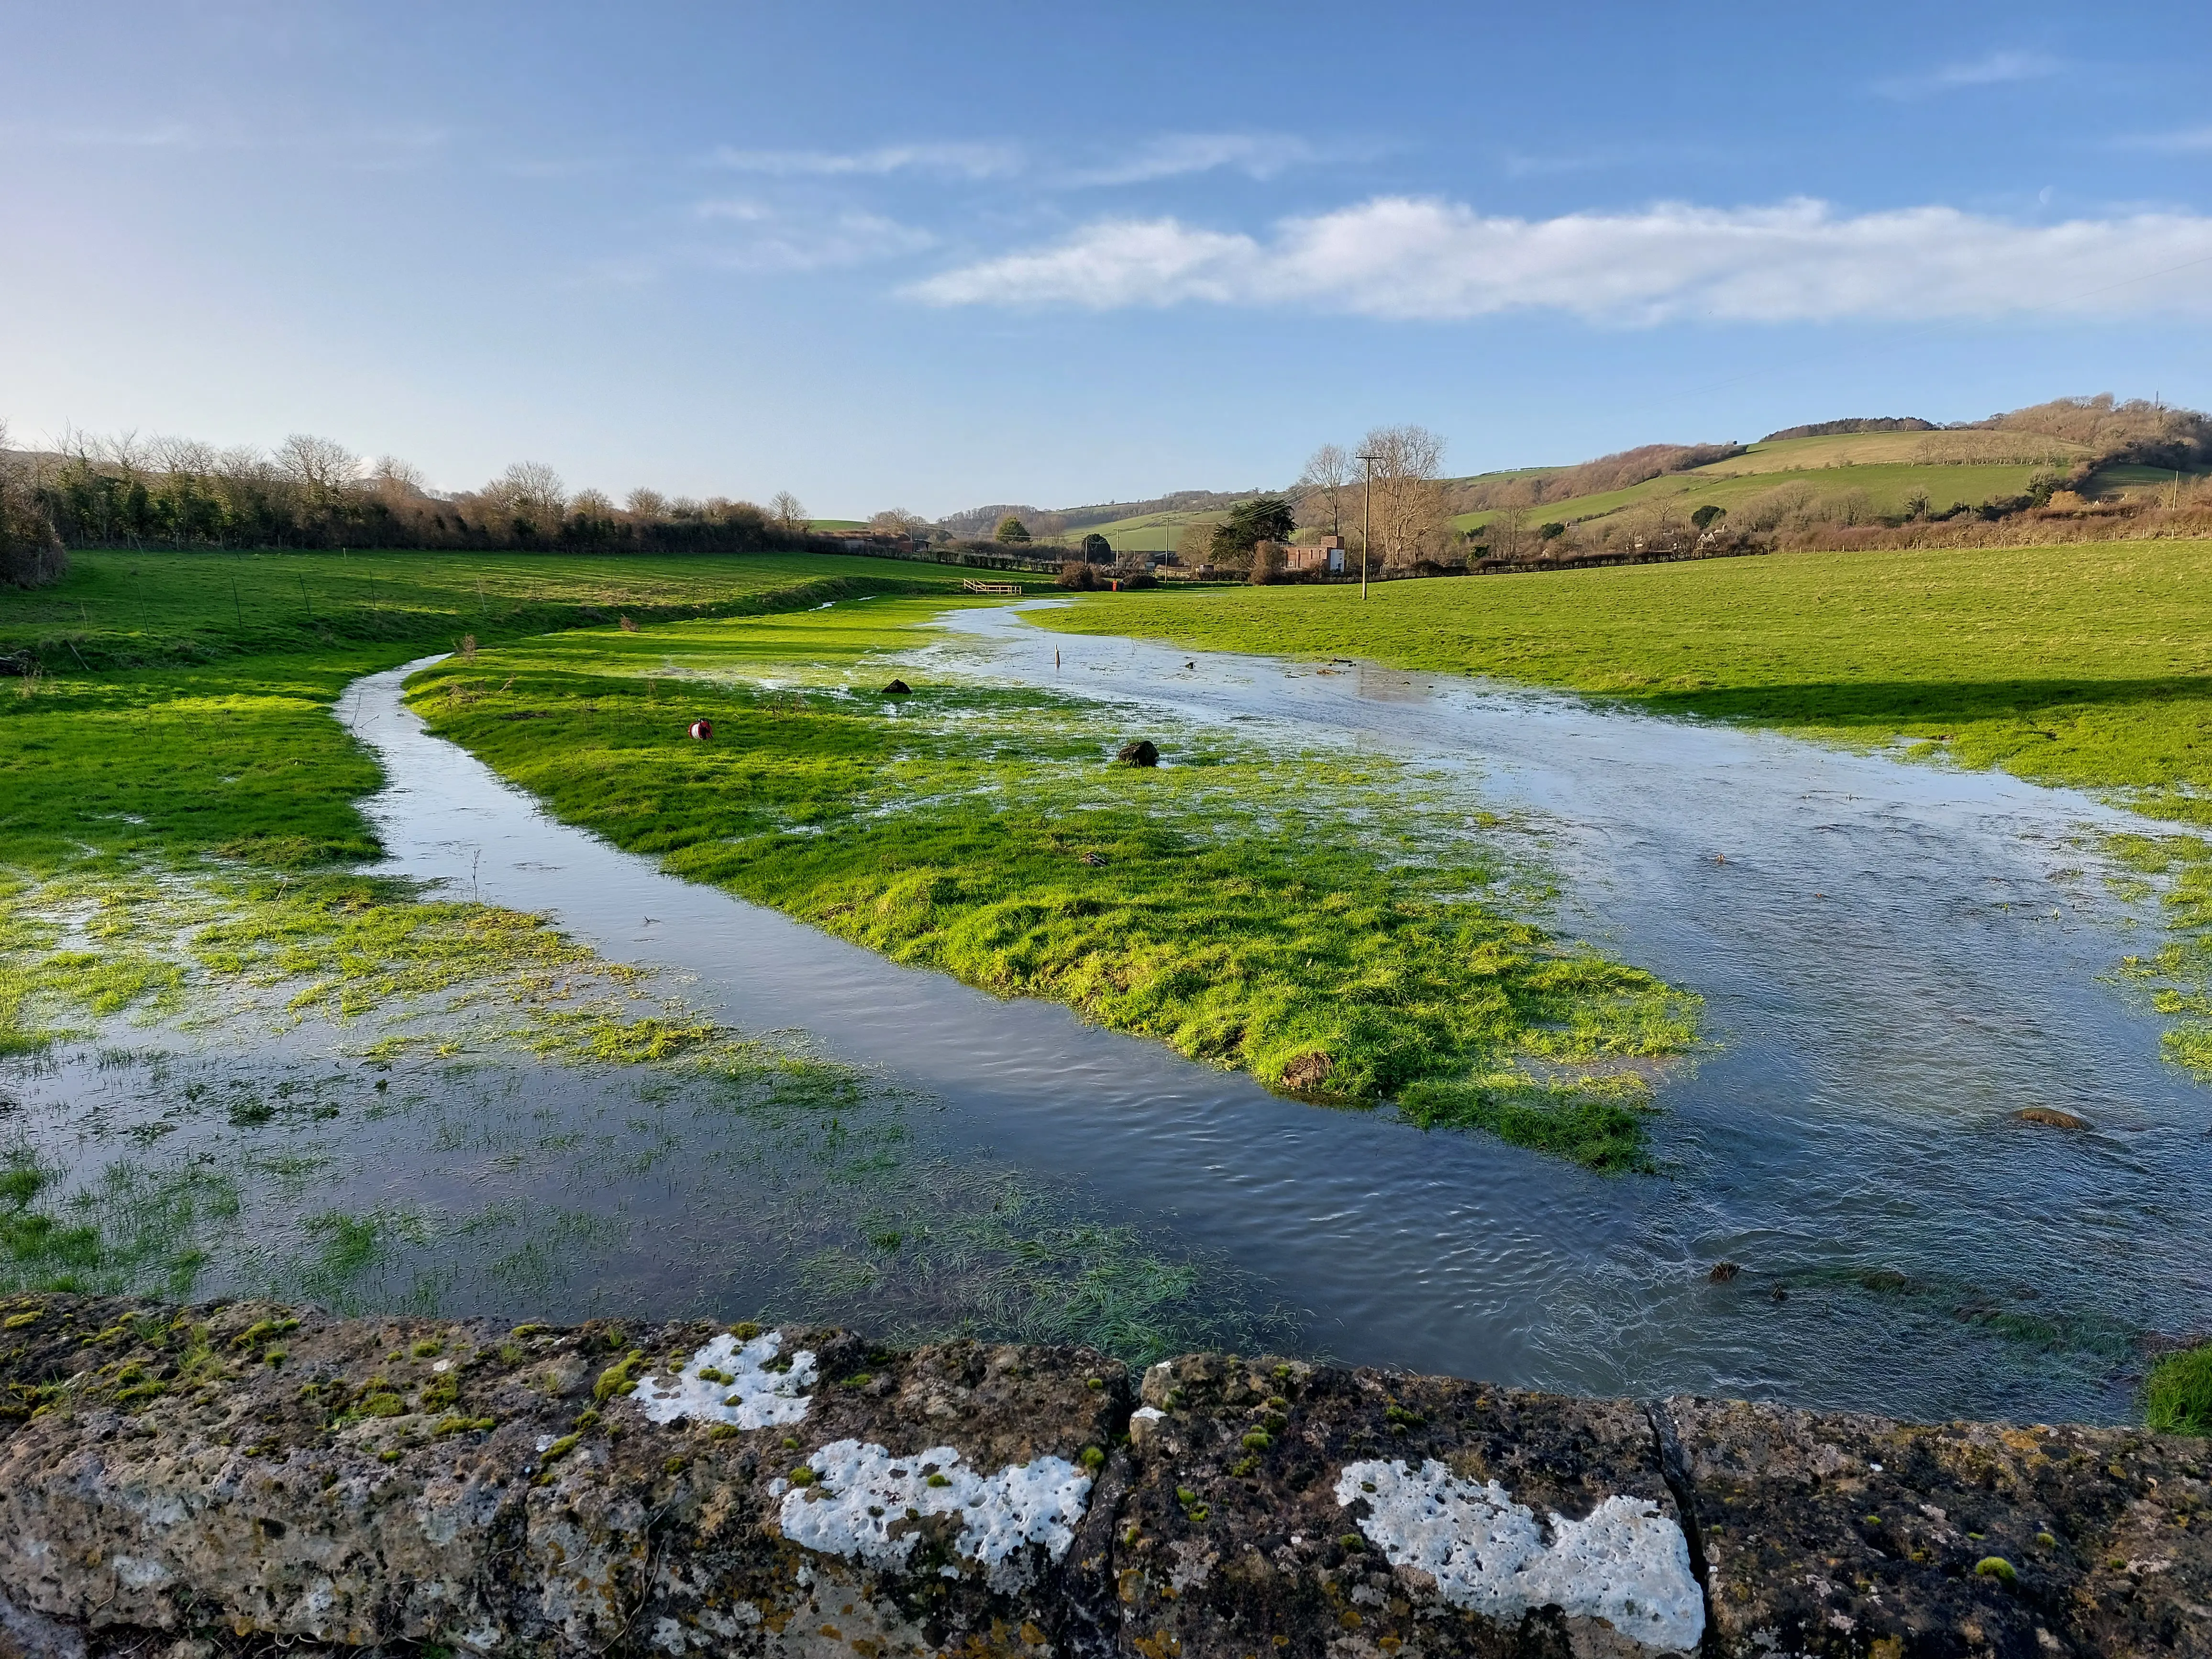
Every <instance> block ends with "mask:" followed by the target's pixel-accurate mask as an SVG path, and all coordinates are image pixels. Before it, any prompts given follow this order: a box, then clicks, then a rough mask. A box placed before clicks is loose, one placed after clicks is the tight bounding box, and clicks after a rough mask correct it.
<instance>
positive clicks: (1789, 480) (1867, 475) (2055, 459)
mask: <svg viewBox="0 0 2212 1659" xmlns="http://www.w3.org/2000/svg"><path fill="white" fill-rule="evenodd" d="M2087 453H2088V450H2087V446H2086V445H2082V444H2077V443H2069V442H2067V441H2064V440H2063V439H2058V438H2049V437H2045V436H2042V435H2038V434H2033V433H2015V432H1978V431H1977V432H1932V433H1931V432H1876V433H1855V434H1851V435H1845V436H1838V437H1823V438H1790V439H1784V440H1783V441H1780V442H1774V443H1757V444H1753V445H1751V446H1750V447H1747V449H1745V450H1744V451H1743V453H1741V454H1738V455H1733V456H1730V457H1729V459H1726V460H1721V461H1715V462H1712V463H1711V464H1709V465H1705V466H1700V467H1696V468H1693V469H1692V470H1691V471H1686V472H1669V473H1665V474H1662V476H1660V477H1656V478H1650V479H1646V480H1645V481H1644V483H1639V484H1636V485H1633V486H1632V487H1631V488H1629V489H1613V490H1607V491H1605V492H1603V493H1602V494H1598V495H1576V496H1570V497H1568V498H1566V499H1565V500H1561V501H1542V502H1539V503H1536V504H1534V505H1533V506H1530V507H1525V508H1522V509H1521V510H1522V513H1524V515H1525V517H1526V518H1527V520H1528V521H1529V522H1531V523H1535V522H1541V521H1556V522H1558V523H1560V524H1580V523H1587V522H1588V521H1589V520H1593V519H1600V518H1604V517H1607V516H1608V515H1610V514H1612V513H1620V512H1625V511H1628V510H1631V509H1633V508H1637V507H1657V506H1658V505H1660V504H1661V503H1662V502H1664V503H1672V504H1674V505H1675V506H1676V507H1679V509H1680V512H1682V513H1689V512H1690V511H1692V510H1693V509H1694V508H1696V507H1701V506H1704V505H1705V504H1707V503H1711V505H1713V506H1715V507H1723V508H1725V509H1727V511H1728V513H1729V515H1730V517H1731V518H1735V517H1739V516H1741V513H1742V512H1743V510H1744V509H1745V508H1746V507H1747V506H1748V505H1749V504H1751V503H1752V502H1753V501H1756V500H1757V499H1758V498H1759V497H1760V496H1763V495H1768V494H1769V492H1771V491H1777V490H1781V489H1790V491H1791V494H1793V495H1796V494H1802V495H1804V497H1805V499H1806V501H1808V502H1811V501H1827V502H1840V501H1843V500H1844V499H1845V498H1859V499H1858V501H1857V504H1858V505H1860V506H1862V507H1863V511H1864V513H1866V515H1867V516H1869V517H1874V516H1879V515H1883V514H1894V513H1902V512H1904V511H1905V504H1906V502H1907V501H1910V500H1911V498H1912V497H1913V496H1914V495H1916V494H1921V495H1926V496H1927V498H1928V500H1929V503H1930V504H1931V505H1932V506H1934V507H1936V509H1937V510H1938V511H1941V510H1942V508H1944V507H1948V506H1950V505H1951V504H1952V503H1953V502H1954V501H1963V502H1967V503H1970V504H1971V503H1976V502H1980V501H1986V500H1989V499H1990V498H1991V497H1998V498H2002V497H2008V496H2013V495H2020V494H2021V493H2022V492H2023V491H2025V490H2026V489H2027V486H2028V481H2029V480H2030V479H2031V478H2033V477H2034V476H2035V475H2036V474H2037V473H2039V472H2048V471H2063V470H2065V469H2066V468H2068V467H2070V466H2072V465H2075V463H2076V462H2078V461H2079V460H2080V459H2082V458H2083V457H2084V456H2085V455H2086V454H2087ZM1563 470H1564V469H1550V470H1549V471H1563ZM2112 471H2115V472H2118V471H2129V472H2134V471H2146V472H2147V471H2148V470H2147V469H2142V468H2126V469H2112ZM1545 476H1548V473H1547V470H1546V469H1541V468H1531V469H1527V470H1524V471H1522V472H1519V473H1515V474H1502V473H1492V474H1489V475H1487V476H1486V477H1483V478H1481V479H1479V480H1478V479H1468V480H1465V481H1463V482H1464V483H1492V482H1497V481H1502V480H1504V479H1505V478H1509V477H1522V478H1530V479H1534V478H1539V477H1545ZM2158 476H2159V477H2160V478H2161V479H2163V478H2165V477H2168V476H2169V475H2166V474H2160V475H2158ZM2127 482H2136V481H2133V480H2129V481H2127ZM1783 499H1785V498H1783V497H1777V498H1776V501H1777V503H1779V501H1782V500H1783ZM1501 510H1504V509H1498V508H1492V509H1488V510H1483V511H1477V512H1472V513H1460V514H1459V515H1457V516H1456V517H1455V519H1454V520H1452V522H1453V523H1454V524H1455V526H1458V527H1459V528H1460V529H1462V530H1474V529H1479V528H1480V527H1481V526H1484V525H1486V524H1488V523H1489V522H1490V521H1491V520H1492V519H1493V518H1495V517H1496V516H1497V514H1498V512H1499V511H1501Z"/></svg>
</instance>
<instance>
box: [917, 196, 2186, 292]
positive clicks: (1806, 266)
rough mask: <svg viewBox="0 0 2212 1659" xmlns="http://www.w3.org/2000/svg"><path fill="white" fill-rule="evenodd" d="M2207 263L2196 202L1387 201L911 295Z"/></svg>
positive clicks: (1812, 277)
mask: <svg viewBox="0 0 2212 1659" xmlns="http://www.w3.org/2000/svg"><path fill="white" fill-rule="evenodd" d="M2208 265H2212V217H2206V216H2199V215H2195V214H2190V213H2172V212H2167V213H2142V214H2138V215H2134V216H2129V217H2124V218H2110V219H2081V220H2075V221H2072V222H2068V223H2064V224H2057V225H2019V224H2015V223H2012V222H2008V221H2004V220H1999V219H1994V218H1990V217H1986V216H1978V215H1973V214H1967V213H1963V212H1960V211H1959V210H1956V209H1954V208H1948V207H1921V208H1906V209H1900V210H1895V211H1891V212H1883V213H1869V214H1861V215H1857V216H1843V215H1839V214H1838V212H1837V211H1836V210H1834V209H1833V208H1832V207H1831V206H1829V205H1828V204H1826V203H1823V202H1817V201H1811V200H1805V199H1798V200H1793V201H1788V202H1784V203H1782V204H1779V205H1777V206H1773V207H1756V208H1709V207H1699V206H1694V205H1692V204H1686V203H1662V204H1658V205H1656V206H1654V207H1651V208H1648V209H1645V210H1640V211H1637V212H1632V213H1614V214H1603V213H1575V214H1567V215H1564V216H1560V217H1559V218H1555V219H1540V220H1529V219H1517V218H1502V217H1489V216H1483V215H1481V214H1478V213H1477V212H1475V211H1474V210H1473V209H1472V208H1468V207H1466V206H1464V205H1462V204H1457V203H1452V202H1443V201H1436V200H1423V199H1414V198H1410V197H1378V198H1376V199H1375V200H1372V201H1369V202H1364V203H1361V204H1358V205H1356V206H1353V207H1348V208H1345V209H1342V210H1339V211H1337V212H1334V213H1328V214H1322V215H1320V216H1314V217H1307V218H1294V219H1286V220H1285V221H1283V222H1281V223H1280V224H1279V225H1278V226H1277V227H1276V228H1275V231H1274V234H1273V235H1272V236H1271V237H1270V238H1268V239H1267V240H1260V239H1258V238H1255V237H1252V236H1249V235H1246V234H1241V233H1237V232H1225V231H1218V230H1207V229H1204V228H1196V227H1193V226H1189V225H1186V224H1184V223H1182V222H1180V221H1178V220H1175V219H1112V220H1105V221H1102V222H1098V223H1096V224H1093V225H1091V226H1089V227H1087V228H1085V229H1083V230H1080V231H1079V232H1077V233H1076V234H1074V235H1073V236H1072V237H1070V238H1069V239H1067V240H1065V241H1063V242H1060V243H1058V244H1056V245H1054V246H1049V247H1044V248H1038V249H1034V250H1030V251H1028V252H1019V253H1014V254H1011V255H1008V256H1006V257H1004V258H996V259H988V260H985V261H982V262H981V263H979V264H970V265H966V266H963V267H961V268H959V269H957V270H948V271H945V272H943V273H941V274H940V275H938V276H932V277H930V278H927V280H925V281H923V282H921V283H916V284H915V285H913V286H912V287H911V288H910V289H908V293H909V294H910V295H912V296H913V297H915V298H917V299H920V300H922V301H927V302H930V303H933V304H936V305H945V306H956V305H988V306H1006V307H1041V306H1060V307H1080V308H1084V309H1088V310H1094V311H1105V310H1115V309H1121V308H1126V307H1140V306H1141V307H1165V306H1173V305H1180V304H1185V303H1190V302H1200V303H1208V304H1215V305H1231V306H1253V307H1297V308H1304V309H1311V310H1322V311H1335V312H1350V313H1362V314H1365V315H1369V316H1376V317H1395V318H1427V319H1448V318H1464V317H1479V316H1486V315H1490V314H1492V313H1499V312H1506V311H1516V310H1552V311H1560V312H1565V313H1571V314H1572V315H1576V316H1579V317H1583V318H1585V319H1590V320H1593V321H1602V322H1612V323H1625V324H1652V323H1659V322H1664V321H1668V320H1671V319H1715V320H1730V321H1751V322H1770V323H1778V322H1799V321H1832V320H1837V319H1844V318H1879V319H1930V318H1993V317H2003V316H2019V315H2031V316H2067V317H2076V318H2086V317H2101V316H2119V315H2128V314H2135V313H2142V312H2144V311H2150V310H2159V311H2166V312H2172V311H2174V310H2182V311H2186V312H2189V313H2197V314H2203V313H2212V283H2208V282H2206V281H2205V280H2204V278H2205V275H2206V272H2205V267H2206V266H2208ZM2184 266H2186V267H2191V269H2189V270H2177V267H2184Z"/></svg>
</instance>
